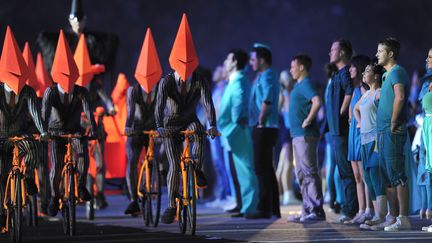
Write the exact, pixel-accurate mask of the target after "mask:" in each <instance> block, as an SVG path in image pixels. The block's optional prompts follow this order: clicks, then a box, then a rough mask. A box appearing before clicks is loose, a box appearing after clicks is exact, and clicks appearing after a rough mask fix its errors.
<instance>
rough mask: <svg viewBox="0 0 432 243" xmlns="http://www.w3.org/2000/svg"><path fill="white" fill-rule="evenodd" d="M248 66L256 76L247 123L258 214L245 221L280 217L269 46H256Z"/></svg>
mask: <svg viewBox="0 0 432 243" xmlns="http://www.w3.org/2000/svg"><path fill="white" fill-rule="evenodd" d="M249 63H250V64H251V66H252V69H253V70H254V71H255V72H256V73H257V76H256V79H255V81H254V84H253V86H252V93H251V99H250V105H249V114H250V115H249V119H250V120H249V124H250V125H251V126H253V133H252V138H253V152H254V163H255V173H256V175H257V178H258V184H259V191H260V195H259V203H258V208H257V213H256V214H250V215H247V218H250V219H254V218H270V217H272V216H275V217H277V218H280V217H281V214H280V205H279V189H278V183H277V179H276V173H275V170H274V167H273V148H274V146H275V145H276V142H277V136H278V122H279V120H278V99H279V89H280V84H279V82H278V80H277V78H276V73H275V72H274V71H273V69H272V53H271V50H270V48H269V47H268V46H266V45H263V44H255V45H254V47H253V49H252V52H251V54H250V59H249Z"/></svg>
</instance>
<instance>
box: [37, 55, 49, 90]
mask: <svg viewBox="0 0 432 243" xmlns="http://www.w3.org/2000/svg"><path fill="white" fill-rule="evenodd" d="M36 77H37V80H38V83H39V88H38V89H37V90H36V95H37V96H38V97H39V98H41V97H43V96H44V93H45V90H46V89H47V88H48V87H50V86H51V85H52V83H53V82H52V80H51V78H50V76H49V74H48V71H47V70H46V68H45V63H44V60H43V58H42V54H40V53H38V54H37V58H36Z"/></svg>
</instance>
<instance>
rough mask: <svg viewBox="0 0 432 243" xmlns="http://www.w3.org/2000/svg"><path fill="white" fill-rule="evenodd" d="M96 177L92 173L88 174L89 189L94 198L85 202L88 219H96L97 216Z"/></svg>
mask: <svg viewBox="0 0 432 243" xmlns="http://www.w3.org/2000/svg"><path fill="white" fill-rule="evenodd" d="M93 185H94V178H93V176H91V175H88V176H87V190H88V191H89V192H90V194H91V195H92V199H91V200H90V201H89V202H86V203H85V205H86V206H85V208H86V218H87V219H88V220H94V217H95V208H94V205H95V199H94V196H93V195H94V187H93Z"/></svg>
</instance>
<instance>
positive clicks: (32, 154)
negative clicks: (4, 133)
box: [0, 140, 39, 215]
mask: <svg viewBox="0 0 432 243" xmlns="http://www.w3.org/2000/svg"><path fill="white" fill-rule="evenodd" d="M18 149H19V158H20V160H21V159H22V158H24V163H25V165H26V167H27V171H26V175H25V176H27V177H30V178H34V168H35V166H36V161H37V159H38V156H39V153H38V149H37V145H36V142H35V141H33V140H24V141H19V142H18ZM0 151H2V154H1V156H0V182H1V183H0V200H1V202H2V203H3V195H4V189H5V187H6V181H7V177H8V173H9V171H10V169H11V166H12V158H13V143H11V142H9V141H1V142H0ZM4 213H5V212H4V210H3V207H0V215H2V214H4Z"/></svg>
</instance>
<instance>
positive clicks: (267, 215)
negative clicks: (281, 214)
mask: <svg viewBox="0 0 432 243" xmlns="http://www.w3.org/2000/svg"><path fill="white" fill-rule="evenodd" d="M271 217H272V216H271V214H270V213H264V212H257V213H250V214H246V216H245V218H247V219H269V218H271Z"/></svg>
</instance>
